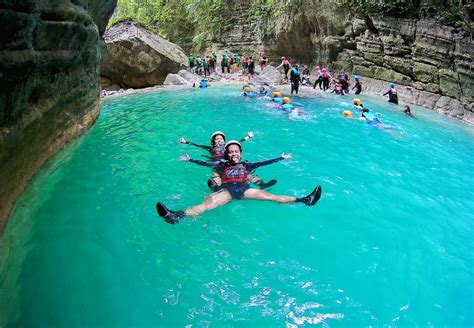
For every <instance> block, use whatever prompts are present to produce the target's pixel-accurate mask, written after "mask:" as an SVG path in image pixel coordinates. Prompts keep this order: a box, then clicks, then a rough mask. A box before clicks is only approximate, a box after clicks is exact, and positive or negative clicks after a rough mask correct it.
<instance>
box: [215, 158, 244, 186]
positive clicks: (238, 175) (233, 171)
mask: <svg viewBox="0 0 474 328" xmlns="http://www.w3.org/2000/svg"><path fill="white" fill-rule="evenodd" d="M248 175H249V173H248V172H247V169H246V168H245V166H244V165H243V164H241V163H239V164H237V165H230V164H227V166H226V168H225V169H224V172H223V173H222V175H221V179H222V184H226V183H232V182H240V183H246V182H247V178H248Z"/></svg>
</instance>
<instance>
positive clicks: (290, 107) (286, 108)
mask: <svg viewBox="0 0 474 328" xmlns="http://www.w3.org/2000/svg"><path fill="white" fill-rule="evenodd" d="M281 107H282V108H283V110H284V111H286V112H288V113H290V112H291V111H292V110H293V108H295V106H293V104H283V105H282V106H281Z"/></svg>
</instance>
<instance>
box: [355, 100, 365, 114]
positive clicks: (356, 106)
mask: <svg viewBox="0 0 474 328" xmlns="http://www.w3.org/2000/svg"><path fill="white" fill-rule="evenodd" d="M363 109H364V105H363V104H362V103H361V102H360V99H359V98H355V99H354V110H358V111H360V112H361V111H362V110H363Z"/></svg>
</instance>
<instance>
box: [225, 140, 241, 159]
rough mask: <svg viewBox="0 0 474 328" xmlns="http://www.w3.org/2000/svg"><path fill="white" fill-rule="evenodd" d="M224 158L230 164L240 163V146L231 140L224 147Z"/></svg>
mask: <svg viewBox="0 0 474 328" xmlns="http://www.w3.org/2000/svg"><path fill="white" fill-rule="evenodd" d="M224 157H225V159H226V160H228V161H229V162H230V163H231V164H237V163H240V160H241V159H242V145H241V144H240V142H238V141H236V140H231V141H229V142H228V143H227V144H226V145H225V153H224Z"/></svg>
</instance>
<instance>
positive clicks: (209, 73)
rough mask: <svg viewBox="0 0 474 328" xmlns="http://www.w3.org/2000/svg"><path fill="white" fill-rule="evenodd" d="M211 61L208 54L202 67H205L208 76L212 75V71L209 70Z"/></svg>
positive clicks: (205, 74) (205, 75)
mask: <svg viewBox="0 0 474 328" xmlns="http://www.w3.org/2000/svg"><path fill="white" fill-rule="evenodd" d="M209 63H210V58H209V56H206V58H204V59H203V61H202V67H203V68H204V77H208V76H209V75H211V72H210V71H209Z"/></svg>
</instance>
